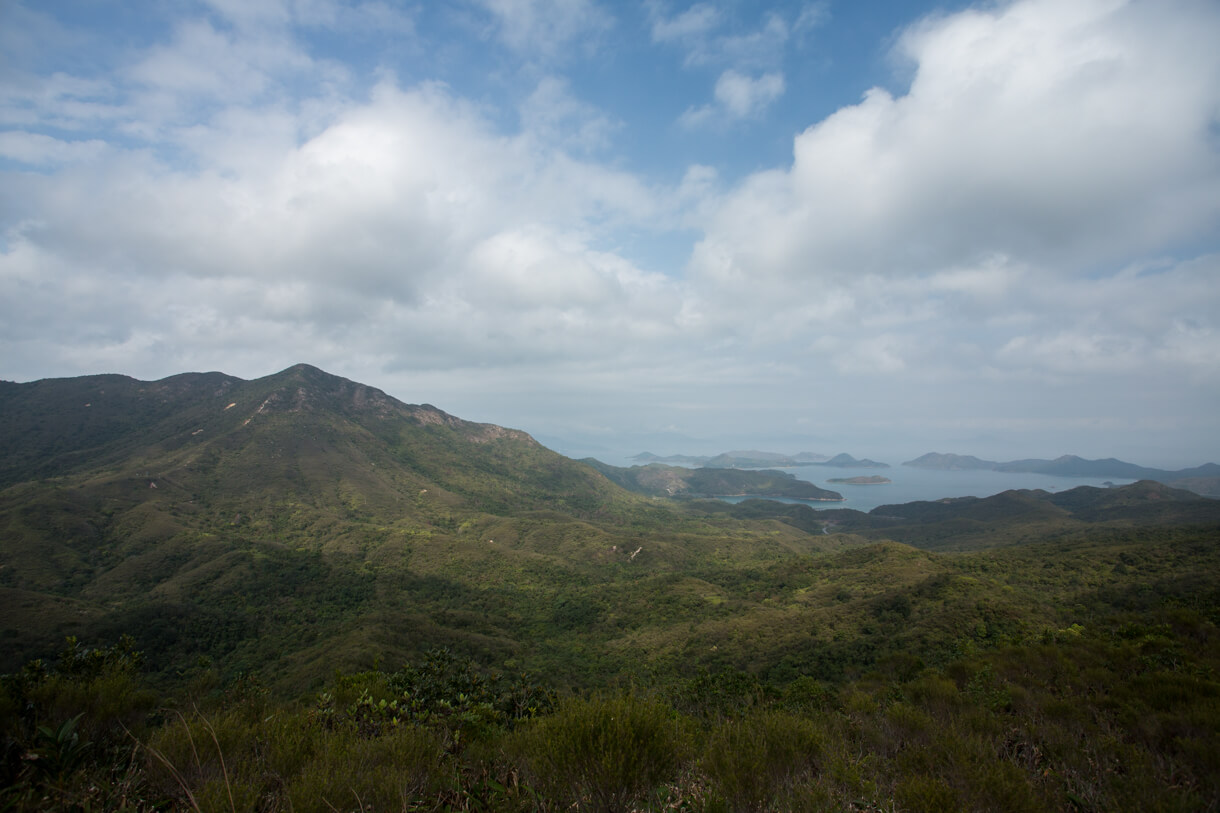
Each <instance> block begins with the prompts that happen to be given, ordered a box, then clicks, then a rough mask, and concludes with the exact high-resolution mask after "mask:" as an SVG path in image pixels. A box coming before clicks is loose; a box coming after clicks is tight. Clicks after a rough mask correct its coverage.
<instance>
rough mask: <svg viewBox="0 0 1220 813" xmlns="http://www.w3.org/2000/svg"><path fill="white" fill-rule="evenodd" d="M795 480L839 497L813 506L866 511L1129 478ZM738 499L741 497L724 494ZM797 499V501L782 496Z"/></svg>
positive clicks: (818, 470)
mask: <svg viewBox="0 0 1220 813" xmlns="http://www.w3.org/2000/svg"><path fill="white" fill-rule="evenodd" d="M782 471H786V472H789V473H790V474H792V475H794V476H795V477H797V479H800V480H808V481H809V482H811V483H813V484H815V485H817V486H818V487H819V488H825V489H829V490H830V491H837V492H839V493H840V494H842V495H843V496H844V497H845V498H846V499H845V501H844V502H810V503H806V505H809V506H811V507H813V508H817V509H823V508H854V509H856V510H857V511H871V510H872V509H874V508H876V507H877V506H879V505H892V504H894V503H904V502H916V501H918V500H940V499H944V498H945V497H990V496H991V495H993V494H999V493H1000V492H1002V491H1009V490H1011V489H1016V488H1029V489H1034V488H1040V489H1042V490H1043V491H1050V492H1056V491H1066V490H1068V489H1070V488H1076V487H1077V486H1104V485H1105V483H1106V482H1107V481H1108V482H1111V483H1113V484H1114V485H1119V486H1121V485H1126V484H1127V483H1131V482H1134V481H1133V480H1124V479H1122V478H1113V477H1055V476H1053V475H1049V474H1029V473H1024V472H1004V471H986V470H984V471H941V470H938V469H916V468H912V467H910V466H894V467H892V468H888V469H838V468H831V467H829V466H795V467H793V468H785V469H782ZM874 474H876V475H880V476H882V477H888V478H889V479H890V480H892V481H893V482H891V483H884V484H882V485H859V486H857V485H851V484H849V483H830V482H827V481H828V480H830V479H831V478H832V477H867V476H869V475H874ZM729 499H731V501H732V502H740V500H741V499H742V498H729ZM784 502H801V500H784Z"/></svg>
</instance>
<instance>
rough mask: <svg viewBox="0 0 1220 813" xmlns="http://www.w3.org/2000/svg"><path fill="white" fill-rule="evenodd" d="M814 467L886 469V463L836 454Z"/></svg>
mask: <svg viewBox="0 0 1220 813" xmlns="http://www.w3.org/2000/svg"><path fill="white" fill-rule="evenodd" d="M814 465H815V466H834V467H836V468H840V469H888V468H889V467H890V465H889V464H888V463H878V462H877V461H876V460H869V459H868V458H867V457H866V458H864V459H863V460H857V459H856V458H854V457H852V456H851V455H849V454H837V455H835V456H834V457H832V458H830V459H829V460H827V461H826V462H825V463H815V464H814Z"/></svg>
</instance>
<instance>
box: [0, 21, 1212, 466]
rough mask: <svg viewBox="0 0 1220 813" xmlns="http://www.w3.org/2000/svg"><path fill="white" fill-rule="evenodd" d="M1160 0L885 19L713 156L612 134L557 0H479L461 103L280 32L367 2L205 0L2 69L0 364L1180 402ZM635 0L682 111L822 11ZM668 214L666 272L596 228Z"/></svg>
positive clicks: (796, 403)
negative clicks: (780, 112) (732, 21)
mask: <svg viewBox="0 0 1220 813" xmlns="http://www.w3.org/2000/svg"><path fill="white" fill-rule="evenodd" d="M1166 2H1167V5H1162V4H1157V5H1153V4H1146V3H1144V2H1139V1H1138V0H1135V1H1133V2H1130V3H1117V2H1115V3H1101V2H1085V1H1084V0H1082V2H1079V3H1073V4H1070V5H1063V4H1060V3H1052V2H1044V1H1043V0H1027V1H1026V2H1015V3H1010V4H1007V5H1003V6H987V7H986V9H984V10H970V11H966V12H963V13H960V14H954V15H948V16H940V17H936V18H932V19H928V20H925V21H922V22H921V23H920V24H918V25H917V26H915V27H913V28H912V29H911V30H910V31H908V32H907V33H906V34H904V35H903V36H901V37H900V38H899V39H898V41H897V43H898V46H897V47H898V50H899V51H900V53H901V54H903V55H905V57H906V58H907V59H909V60H910V62H911V65H912V72H911V77H912V78H911V85H910V88H909V90H908V91H907V92H905V93H899V94H896V95H895V94H891V93H889V92H886V91H883V90H873V91H870V92H869V93H868V94H867V95H866V96H865V97H864V98H863V99H862V100H861V101H860V102H859V103H858V104H854V105H851V106H848V107H845V108H843V109H841V110H839V111H838V112H837V113H835V114H834V115H831V116H829V117H827V118H826V119H824V120H823V121H820V122H816V123H814V124H812V126H810V127H809V128H808V129H806V130H805V131H804V132H802V133H800V134H799V135H798V136H796V138H795V139H794V141H793V159H792V164H791V165H790V166H787V167H781V168H772V169H767V170H764V171H760V172H757V173H754V174H752V175H750V176H748V177H747V178H746V179H744V180H743V181H742V182H740V183H737V184H733V185H731V182H730V181H728V180H726V179H724V178H722V176H721V170H718V168H717V167H715V166H711V165H709V164H707V163H701V162H700V158H699V155H700V154H697V153H694V152H693V151H692V154H691V155H690V156H689V157H687V156H684V161H686V162H687V163H686V165H685V166H676V167H669V168H666V169H664V170H661V171H658V172H656V173H655V174H654V175H653V176H651V177H649V176H645V175H643V174H641V172H640V171H637V170H634V169H631V168H632V167H640V166H644V165H646V164H647V159H646V158H644V157H641V156H643V155H644V152H643V151H642V150H641V152H640V153H638V154H628V153H626V152H624V149H623V147H622V143H623V142H626V141H631V140H632V139H635V140H637V141H642V140H645V139H643V138H641V136H640V133H639V132H632V131H631V128H632V127H634V126H636V125H635V124H634V121H635V120H634V119H632V118H631V117H629V116H624V118H623V119H619V118H616V116H615V115H614V114H613V113H612V112H607V111H608V110H612V109H613V108H602V107H600V106H597V105H594V104H593V103H592V102H591V101H590V99H591V98H593V96H592V95H590V94H585V93H584V92H583V91H584V88H583V87H582V86H581V85H580V84H579V82H580V78H579V72H572V73H571V74H569V75H564V74H562V73H560V72H559V71H558V70H556V69H554V68H555V65H556V64H557V63H558V62H559V53H560V50H559V49H561V48H569V47H573V46H576V47H578V46H579V45H581V44H585V43H588V42H591V41H592V42H596V41H597V39H598V37H600V36H604V35H605V34H606V32H607V31H608V30H609V29H608V28H607V26H609V25H610V23H611V21H610V19H609V17H608V15H606V14H605V13H604V12H600V11H598V9H597V7H594V6H592V5H591V4H588V3H584V4H582V3H576V2H571V3H561V2H555V3H541V2H534V3H526V2H519V3H511V2H500V3H491V2H490V0H489V3H488V4H485V5H484V7H485V8H487V9H488V10H490V11H491V13H492V14H493V16H494V19H495V20H496V21H497V23H496V28H495V33H496V35H498V36H500V37H502V38H503V39H504V42H505V44H506V45H508V46H509V48H510V49H513V48H520V49H523V50H522V53H521V55H520V59H521V60H522V61H526V62H530V61H533V60H535V59H537V60H540V61H542V62H544V63H545V64H547V65H548V67H547V69H546V70H545V71H540V70H539V69H538V68H537V65H532V66H531V67H532V69H531V70H527V71H524V72H523V75H526V76H527V77H528V85H526V86H525V87H524V88H522V86H521V85H520V84H518V85H516V86H515V90H516V91H517V92H514V93H507V94H505V99H503V100H497V99H491V98H489V95H490V94H485V95H480V96H477V97H475V96H471V95H469V94H468V95H464V94H463V93H462V92H461V90H459V89H457V88H455V87H452V86H449V85H446V84H444V83H441V82H436V81H428V80H426V79H421V78H420V76H419V75H416V74H412V73H410V71H409V70H407V69H406V68H405V67H404V68H403V70H402V74H403V75H404V76H408V77H409V78H408V79H405V80H400V79H398V78H397V77H396V76H395V75H394V74H393V73H392V72H390V71H389V70H388V69H382V70H379V71H378V72H376V73H375V76H376V77H377V78H376V79H372V78H370V76H363V77H360V76H355V75H349V74H348V73H347V71H348V70H349V69H348V68H345V67H343V66H341V65H338V64H336V63H333V62H329V61H326V60H323V59H321V58H319V57H317V55H316V54H315V52H314V51H312V50H311V49H310V47H309V46H308V45H307V44H306V38H305V37H304V35H302V33H301V27H302V26H313V25H324V24H329V23H327V21H328V20H330V21H335V25H338V26H340V27H341V28H342V30H344V31H352V30H355V29H357V28H359V27H360V26H361V25H364V23H362V22H361V21H360V20H358V19H356V17H355V16H353V15H354V14H355V12H356V11H357V10H359V11H360V12H361V13H362V14H369V15H375V14H376V13H380V12H378V11H377V9H382V11H385V9H384V7H383V6H381V5H376V4H374V5H364V6H360V7H359V8H358V9H357V8H356V7H349V6H348V4H346V3H343V4H332V3H328V2H320V3H315V4H302V3H288V2H285V3H283V4H281V5H268V6H266V7H263V8H262V9H261V10H260V9H254V12H258V13H257V14H255V13H254V12H250V13H251V14H252V15H253V16H249V17H243V16H242V15H245V14H246V13H247V12H246V11H245V10H244V9H245V6H243V5H240V4H234V5H230V4H227V3H219V4H218V5H217V6H216V10H214V11H213V12H211V13H209V16H207V17H205V18H201V19H198V20H194V21H189V20H185V21H180V22H179V23H178V24H177V25H175V26H172V27H171V28H170V29H169V32H168V34H167V35H166V37H165V38H164V39H163V41H161V42H159V43H154V44H153V45H152V46H151V47H148V48H145V49H143V50H138V51H135V52H132V53H128V54H126V55H125V56H124V57H123V58H122V59H117V60H115V64H117V65H119V66H120V67H119V68H118V69H116V70H114V71H112V72H110V73H108V74H100V75H95V76H92V77H88V78H86V77H83V76H73V75H70V74H69V73H66V72H59V73H56V72H54V71H48V72H46V73H45V75H41V76H24V77H16V78H15V75H8V76H6V77H5V78H3V79H0V123H3V125H4V126H5V128H6V132H3V133H0V157H3V158H4V159H6V160H7V161H9V162H12V163H19V164H22V165H23V166H22V167H21V171H14V170H12V169H11V167H10V168H4V167H0V170H3V171H4V176H3V179H2V181H0V228H2V229H3V231H2V232H0V348H2V350H0V357H3V358H5V359H6V360H9V359H19V360H21V361H20V362H14V361H8V362H7V365H8V366H6V368H5V370H4V373H5V375H6V377H14V376H26V377H34V376H37V375H45V374H68V373H76V372H96V371H99V370H103V369H105V370H115V371H121V372H129V373H135V374H137V375H141V376H155V375H162V374H169V373H172V372H178V371H181V370H186V369H222V370H225V371H227V372H231V373H235V374H238V375H245V376H250V375H262V374H265V373H267V372H270V371H271V370H274V369H276V368H278V367H282V366H287V365H288V364H290V363H293V362H296V361H301V360H305V361H310V362H312V363H316V364H319V365H321V366H323V367H326V368H328V369H332V370H334V371H335V372H338V373H341V374H344V375H349V376H351V377H355V378H360V379H362V380H367V381H369V382H370V383H374V384H377V385H378V386H384V387H387V388H389V389H391V391H392V392H394V394H396V395H400V396H402V397H406V398H415V397H418V398H419V399H423V400H435V401H441V402H442V406H445V407H446V408H449V409H452V410H454V411H458V412H459V414H464V415H465V416H467V417H474V418H480V419H487V420H497V421H501V422H513V421H519V420H520V416H523V415H527V414H529V413H528V409H529V408H530V407H529V403H527V402H528V401H529V399H530V398H531V397H532V396H530V395H528V393H533V392H536V391H543V392H549V393H551V394H553V395H554V403H558V402H560V401H563V402H564V403H566V404H570V405H571V408H572V409H579V410H582V412H581V413H580V414H579V415H575V416H570V417H568V418H567V420H571V421H579V422H581V423H585V424H597V423H599V422H604V423H606V425H612V424H613V422H614V421H616V420H628V419H629V420H633V421H638V422H640V425H642V426H643V425H658V424H657V423H656V422H658V421H664V423H671V422H675V421H677V422H681V421H684V420H689V421H691V422H696V423H697V422H699V421H707V422H708V424H707V425H710V424H711V422H713V421H723V422H732V421H734V420H738V419H739V417H738V416H739V415H740V414H741V412H740V410H741V409H743V408H744V407H745V405H750V408H751V409H753V408H757V409H758V410H760V412H758V413H753V414H765V415H766V416H768V417H767V418H766V420H767V422H768V423H769V424H770V423H774V424H775V425H776V426H779V425H780V424H781V423H782V422H783V421H784V420H788V419H791V422H792V425H795V423H796V421H797V419H798V418H799V419H800V420H801V421H807V422H809V424H810V425H814V424H820V425H828V424H830V423H833V422H834V421H837V420H841V421H843V422H845V423H846V422H854V423H856V424H859V425H863V424H862V422H863V423H864V424H868V425H869V426H874V427H880V428H881V429H884V428H885V427H890V430H887V431H893V432H898V431H900V430H901V431H907V430H908V429H909V428H910V427H915V426H916V425H917V424H918V422H919V421H920V420H925V421H931V422H933V423H935V422H936V421H942V422H944V424H945V425H960V426H965V425H971V426H974V425H977V426H980V427H984V426H985V427H992V428H1004V427H1006V426H1009V425H1012V422H1013V421H1018V420H1020V421H1028V422H1029V424H1028V425H1029V426H1031V427H1032V426H1038V425H1041V426H1049V425H1051V424H1054V423H1055V422H1056V421H1058V422H1059V423H1058V424H1055V425H1063V426H1068V425H1073V426H1074V424H1072V421H1075V420H1078V419H1080V420H1083V418H1082V417H1080V416H1086V415H1089V414H1093V415H1095V416H1100V417H1101V418H1104V421H1102V423H1103V424H1104V425H1105V426H1107V427H1111V428H1112V427H1114V426H1130V425H1133V423H1132V422H1133V421H1135V420H1136V419H1138V418H1139V416H1140V415H1142V414H1145V413H1149V414H1151V412H1152V411H1154V410H1156V409H1159V408H1160V406H1159V402H1157V400H1156V399H1157V398H1158V397H1160V396H1158V393H1159V392H1170V393H1174V394H1175V396H1174V397H1176V399H1177V401H1179V402H1181V403H1183V404H1185V406H1183V407H1182V412H1183V414H1187V413H1189V414H1192V415H1194V418H1193V419H1192V420H1194V423H1193V424H1191V425H1194V426H1208V425H1214V421H1213V422H1212V424H1208V423H1207V421H1208V420H1210V419H1206V418H1202V417H1199V416H1200V415H1202V414H1203V412H1204V408H1201V407H1200V406H1199V405H1200V404H1214V402H1215V401H1216V399H1217V398H1220V368H1218V365H1220V361H1218V359H1220V325H1218V322H1217V314H1220V287H1218V286H1217V285H1216V284H1215V281H1216V280H1217V279H1220V259H1218V257H1217V256H1216V255H1205V256H1195V255H1198V254H1200V253H1201V252H1202V251H1204V250H1214V247H1213V246H1212V245H1211V243H1213V242H1214V239H1215V234H1216V232H1215V224H1216V223H1217V222H1220V157H1218V154H1217V152H1216V150H1215V135H1214V133H1215V121H1216V118H1217V113H1216V111H1217V110H1218V109H1220V56H1217V55H1216V54H1215V53H1213V52H1214V50H1215V49H1214V48H1212V47H1210V43H1211V42H1213V41H1215V40H1216V39H1218V38H1220V21H1218V19H1217V18H1218V16H1220V12H1218V11H1217V10H1216V9H1214V8H1213V7H1211V6H1209V5H1207V4H1205V3H1192V2H1187V1H1186V0H1183V1H1182V2H1178V1H1177V0H1166ZM651 8H652V9H653V16H652V17H651V18H650V22H651V25H652V27H653V37H654V39H655V41H656V42H658V43H662V44H663V45H664V46H665V47H667V48H668V47H672V46H677V47H679V48H681V49H682V53H683V54H684V55H686V57H687V61H688V64H690V65H692V66H697V67H700V68H701V69H704V70H708V71H709V73H708V75H709V77H710V76H719V81H717V82H716V87H715V91H714V100H713V102H712V103H711V104H709V105H707V106H706V107H705V108H694V109H692V111H691V112H690V113H689V114H688V115H689V118H690V119H691V121H690V122H688V123H699V121H700V120H701V121H702V123H705V124H706V123H711V122H713V120H715V121H716V122H718V123H726V122H733V121H741V120H752V121H754V122H755V123H759V122H762V123H765V119H766V117H765V116H764V114H765V113H766V112H767V111H768V110H770V109H773V106H774V105H776V104H778V103H780V100H781V99H782V98H783V93H784V92H785V90H784V74H783V73H782V72H781V69H780V60H781V59H782V55H781V53H780V52H782V50H783V48H784V47H787V46H786V45H785V43H790V41H791V40H793V39H795V38H796V36H797V32H798V30H804V31H807V30H808V29H809V26H810V25H814V24H822V25H825V24H827V23H826V19H827V18H826V17H825V7H824V6H808V7H807V9H812V11H810V15H809V19H807V20H806V23H799V22H795V21H794V22H788V21H785V19H783V18H780V17H777V16H774V15H772V16H770V17H764V18H762V19H761V20H760V21H759V22H758V24H757V25H756V26H754V27H753V28H747V29H741V28H737V29H733V28H732V26H730V25H729V23H728V22H726V19H727V15H728V12H727V11H717V9H716V7H714V6H712V5H709V4H700V5H696V6H691V7H688V8H686V9H685V11H680V12H678V13H674V14H669V13H662V12H661V11H660V6H657V5H653V6H651ZM590 9H591V10H592V16H591V17H589V18H588V19H584V18H582V17H581V12H582V10H584V11H586V12H587V11H590ZM264 12H265V13H264ZM387 13H388V12H387ZM398 19H399V21H400V22H401V23H402V24H403V25H405V26H406V29H404V30H409V29H410V19H409V18H406V17H400V18H398ZM366 21H367V17H366ZM361 30H363V29H361ZM413 42H414V41H413ZM535 45H536V46H537V47H538V49H540V50H538V51H537V52H536V53H535V52H533V51H531V48H534V46H535ZM477 47H480V48H485V44H480V45H478V46H477ZM548 49H550V50H548ZM548 54H549V55H548ZM502 58H504V54H502V53H497V55H496V60H500V59H502ZM540 76H541V78H539V77H540ZM18 79H20V80H21V81H18ZM26 80H29V81H26ZM498 81H500V80H499V79H497V80H496V82H498ZM488 87H495V88H496V89H497V90H498V89H499V88H501V87H502V86H501V85H500V84H496V83H495V82H493V83H492V84H490V85H488ZM608 98H610V97H609V96H601V97H598V105H601V104H605V103H606V99H608ZM676 109H681V106H678V107H677V108H676ZM665 115H669V114H668V113H666V114H665ZM760 126H761V125H760ZM743 129H744V128H743ZM670 135H676V136H679V137H680V136H682V135H683V134H682V133H677V134H673V133H671V134H670ZM620 136H624V137H623V138H620ZM785 137H786V136H785ZM692 233H693V234H695V235H696V237H695V238H694V239H697V246H695V248H694V251H693V253H692V254H691V256H690V261H689V264H688V265H687V267H686V268H685V269H682V270H681V271H680V272H675V273H673V274H672V275H665V274H661V273H658V269H660V268H663V267H665V266H664V262H663V261H657V260H655V259H654V260H653V261H652V262H651V263H650V261H649V255H648V253H647V252H646V251H641V252H640V253H639V257H640V259H629V258H635V257H636V256H637V255H636V254H635V253H634V252H635V249H636V247H637V246H639V245H641V244H644V243H646V242H647V241H648V240H650V239H655V240H657V241H658V242H667V243H668V245H667V246H666V248H667V250H669V252H670V253H669V254H667V255H662V256H676V255H679V254H680V253H681V252H683V251H684V250H685V245H687V243H685V242H684V241H687V240H689V239H692V238H690V235H691V234H692ZM673 246H678V248H676V249H674V248H673ZM1200 246H1203V248H1200ZM18 363H20V364H22V365H24V366H21V367H17V366H15V365H17V364H18ZM472 371H475V372H474V373H472ZM947 392H953V393H954V398H953V399H952V400H947V399H946V398H945V394H946V393H947ZM446 393H448V394H450V395H453V396H454V397H455V398H456V397H459V396H460V397H461V398H465V399H466V400H465V401H453V402H450V401H445V398H446ZM1166 397H1168V396H1166ZM513 398H517V399H518V401H519V402H520V403H519V407H520V411H519V412H517V413H512V414H507V413H505V414H495V413H492V412H484V413H482V414H475V413H473V412H469V411H465V410H467V409H468V408H469V406H470V405H471V404H473V405H476V406H478V405H479V404H485V403H492V402H494V403H495V404H497V405H499V404H501V403H505V402H508V401H512V399H513ZM480 399H483V400H480ZM565 399H566V400H565ZM896 403H897V404H899V406H900V407H901V409H902V410H903V412H904V414H903V417H902V419H901V421H900V420H898V419H897V418H896V417H895V414H894V413H895V404H896ZM1055 403H1058V404H1069V405H1070V409H1069V408H1067V407H1060V408H1059V411H1058V412H1056V410H1055V408H1053V405H1054V404H1055ZM1112 404H1125V405H1126V406H1121V407H1119V406H1113V407H1112V406H1110V405H1112ZM534 409H535V413H533V414H535V415H543V414H546V407H544V406H537V405H535V407H534ZM1064 409H1067V410H1068V411H1067V412H1064V411H1063V410H1064ZM1072 410H1076V411H1075V412H1072ZM1124 410H1125V411H1124ZM1090 411H1091V412H1090ZM620 413H621V415H627V416H630V417H629V418H628V417H620ZM1069 413H1070V414H1069ZM1158 414H1160V413H1158ZM1166 414H1168V413H1166ZM1174 414H1177V413H1174ZM978 416H987V417H986V418H985V419H984V418H980V417H978ZM967 419H970V420H975V421H976V423H975V424H970V423H969V421H968V420H967ZM556 420H560V419H559V418H557V419H556ZM650 421H651V422H652V423H651V424H650V423H649V422H650ZM1006 421H1007V422H1009V423H1005V422H1006ZM870 422H871V423H870ZM904 422H906V423H904ZM802 425H804V424H802ZM1024 425H1025V424H1022V426H1024ZM894 427H898V428H897V429H895V428H894ZM881 429H878V431H881ZM1107 431H1110V430H1109V429H1108V430H1107ZM854 451H858V450H854ZM920 451H926V450H920ZM963 451H972V450H969V449H967V450H963ZM1049 451H1055V452H1057V451H1060V450H1049Z"/></svg>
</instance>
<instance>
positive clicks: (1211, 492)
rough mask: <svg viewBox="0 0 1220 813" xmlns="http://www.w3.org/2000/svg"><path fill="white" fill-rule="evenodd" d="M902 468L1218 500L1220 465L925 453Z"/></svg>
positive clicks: (1064, 456) (1066, 456) (1062, 457)
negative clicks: (1048, 478) (1101, 480)
mask: <svg viewBox="0 0 1220 813" xmlns="http://www.w3.org/2000/svg"><path fill="white" fill-rule="evenodd" d="M902 465H904V466H911V467H913V468H919V469H988V470H992V471H1010V472H1031V473H1034V474H1053V475H1056V476H1058V477H1114V478H1122V479H1127V480H1156V481H1157V482H1161V483H1165V484H1167V485H1170V486H1174V487H1176V488H1181V489H1187V490H1189V491H1193V492H1194V493H1196V494H1199V495H1201V496H1208V497H1220V465H1217V464H1215V463H1205V464H1203V465H1202V466H1196V467H1194V468H1190V469H1180V470H1177V471H1169V470H1166V469H1154V468H1149V467H1147V466H1137V465H1136V464H1134V463H1126V462H1124V461H1122V460H1116V459H1115V458H1112V457H1110V458H1106V459H1104V460H1086V459H1084V458H1082V457H1077V456H1076V455H1063V456H1061V457H1057V458H1055V459H1054V460H1041V459H1036V458H1031V459H1027V460H1010V461H1008V462H1006V463H998V462H996V461H994V460H980V459H979V458H977V457H973V456H971V455H956V454H939V453H937V452H929V453H928V454H925V455H921V456H919V457H917V458H915V459H914V460H908V461H906V462H905V463H903V464H902Z"/></svg>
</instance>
